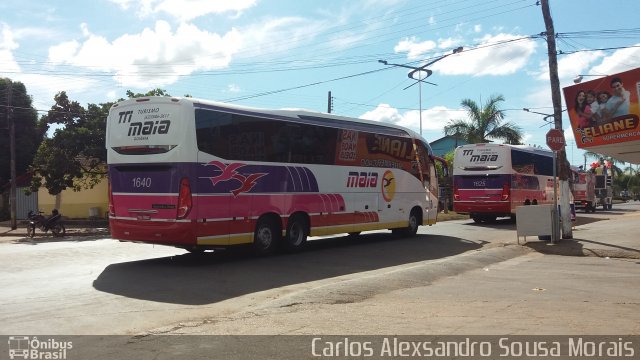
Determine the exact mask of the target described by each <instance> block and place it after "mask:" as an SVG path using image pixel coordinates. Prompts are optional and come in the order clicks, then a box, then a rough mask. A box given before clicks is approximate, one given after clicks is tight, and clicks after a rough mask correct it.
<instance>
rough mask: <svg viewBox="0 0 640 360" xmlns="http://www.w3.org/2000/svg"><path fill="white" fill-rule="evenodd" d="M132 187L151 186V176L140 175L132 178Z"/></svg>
mask: <svg viewBox="0 0 640 360" xmlns="http://www.w3.org/2000/svg"><path fill="white" fill-rule="evenodd" d="M132 181H133V187H134V188H148V187H151V178H148V177H147V178H142V177H137V178H133V179H132Z"/></svg>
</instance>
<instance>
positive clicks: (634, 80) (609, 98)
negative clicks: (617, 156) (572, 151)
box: [563, 68, 640, 152]
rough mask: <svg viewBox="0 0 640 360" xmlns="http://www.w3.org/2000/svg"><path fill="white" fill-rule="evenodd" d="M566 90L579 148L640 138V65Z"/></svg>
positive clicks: (596, 148) (595, 149)
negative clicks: (639, 99)
mask: <svg viewBox="0 0 640 360" xmlns="http://www.w3.org/2000/svg"><path fill="white" fill-rule="evenodd" d="M563 91H564V98H565V102H566V104H567V111H568V113H569V121H570V122H571V128H572V129H573V135H574V137H575V139H576V145H577V147H578V148H581V149H585V150H589V151H596V152H597V151H598V150H599V149H606V148H609V146H608V145H619V144H622V143H627V142H635V141H638V140H640V121H639V116H640V109H639V106H638V98H640V68H637V69H633V70H629V71H625V72H622V73H619V74H614V75H609V76H605V77H602V78H598V79H596V80H591V81H585V82H582V83H580V84H576V85H572V86H568V87H565V88H564V89H563ZM603 146H604V148H602V147H603Z"/></svg>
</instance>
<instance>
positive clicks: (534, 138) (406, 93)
mask: <svg viewBox="0 0 640 360" xmlns="http://www.w3.org/2000/svg"><path fill="white" fill-rule="evenodd" d="M550 4H551V5H550V6H551V12H552V16H553V19H554V24H555V30H556V33H561V34H567V35H570V36H565V37H560V38H559V39H558V44H557V46H558V50H560V51H562V52H563V53H564V54H563V55H560V56H559V58H558V60H559V72H560V81H561V86H562V87H564V86H568V85H571V84H573V81H572V80H573V78H574V77H575V76H576V75H577V74H591V75H597V74H613V73H617V72H621V71H625V70H629V69H633V68H636V67H640V29H639V28H635V27H636V26H637V23H638V22H637V14H639V13H640V2H638V1H636V0H617V1H611V2H604V3H603V2H602V1H594V0H581V1H573V0H550ZM629 29H634V30H629ZM544 30H545V26H544V21H543V17H542V11H541V8H540V6H537V5H536V1H535V0H428V1H427V0H350V1H346V0H323V1H300V0H234V1H229V0H97V1H91V2H86V1H42V0H40V1H34V0H20V1H18V0H3V1H2V2H1V3H0V76H1V77H8V78H11V79H12V80H14V81H21V82H23V83H24V84H25V85H26V86H27V90H28V92H29V94H30V95H32V97H33V100H34V106H35V107H36V108H37V109H41V110H47V109H49V107H50V106H51V105H52V104H53V96H54V95H55V94H56V93H57V92H59V91H63V90H64V91H66V92H67V93H68V94H69V96H70V98H71V99H72V100H76V101H78V102H80V103H81V104H83V105H86V104H87V103H102V102H108V101H114V100H116V99H118V98H121V97H125V92H126V90H128V89H130V90H133V91H136V92H146V91H148V90H150V89H152V88H156V87H160V88H163V89H166V90H167V91H168V92H169V93H170V94H172V95H176V96H181V95H185V94H189V95H192V96H194V97H198V98H204V99H211V100H218V101H232V102H234V103H237V104H242V105H248V106H255V107H266V108H304V109H309V110H314V111H327V94H328V92H329V91H331V92H332V95H333V97H334V102H333V113H335V114H338V115H344V116H351V117H362V118H367V119H372V120H377V121H386V122H392V123H396V124H399V125H403V126H406V127H409V128H412V129H414V130H416V131H419V123H420V120H419V118H420V116H419V109H420V108H422V133H423V136H424V137H425V138H426V139H427V140H429V141H433V140H435V139H438V138H440V137H442V136H443V132H442V127H443V126H444V125H445V124H446V123H447V122H448V121H449V120H451V119H461V118H464V117H465V113H464V112H463V111H460V102H461V100H462V99H466V98H468V99H472V100H474V101H476V102H484V101H486V99H488V98H489V97H490V96H491V95H494V94H501V95H503V96H504V97H505V100H506V101H505V102H504V103H503V104H502V108H503V109H506V110H507V111H506V119H505V120H506V121H511V122H514V123H516V124H517V125H519V126H520V127H521V128H522V129H523V131H524V133H525V143H527V144H536V145H541V146H543V147H546V145H545V139H544V134H545V133H546V132H547V130H548V129H549V126H545V123H544V122H543V119H542V118H543V116H542V115H537V114H531V113H526V112H524V111H522V108H529V109H531V110H534V111H538V112H541V113H551V112H552V111H553V109H552V106H551V95H550V85H549V80H548V62H547V56H546V53H547V51H546V42H545V41H544V39H542V38H541V37H535V36H534V35H537V34H540V33H541V32H543V31H544ZM609 30H615V31H609ZM620 30H627V31H620ZM458 46H462V47H463V49H464V51H463V52H462V53H460V54H455V55H451V56H448V57H447V58H445V59H442V60H441V61H438V62H437V63H435V64H433V65H432V66H430V67H429V69H431V70H432V71H433V74H432V75H431V76H430V77H429V79H428V81H430V82H433V83H435V84H437V86H434V85H428V84H424V85H422V86H420V87H419V86H417V85H416V86H411V87H409V88H408V89H406V90H403V88H405V87H407V86H409V85H411V84H412V83H413V82H412V81H411V80H410V79H409V78H408V77H407V72H408V71H409V69H405V68H401V67H393V66H384V65H383V64H381V63H379V62H378V60H386V61H388V62H389V63H395V64H409V65H412V66H419V65H421V64H424V63H426V62H428V61H431V60H433V59H434V58H436V57H438V56H442V55H444V54H450V53H451V52H452V50H453V49H454V48H456V47H458ZM605 48H606V49H608V50H596V51H594V49H605ZM584 50H589V51H584ZM287 89H288V90H287ZM420 93H421V96H420ZM259 95H261V96H259ZM563 105H564V104H563ZM563 127H564V129H565V130H568V128H569V127H570V125H569V122H568V118H567V117H566V116H565V118H564V121H563ZM565 136H566V138H567V142H568V145H569V147H568V148H567V156H568V158H569V160H570V161H571V162H572V163H573V164H581V163H582V162H583V161H584V160H583V158H582V152H581V151H579V150H577V149H576V148H575V141H574V140H573V135H572V134H571V132H570V131H565Z"/></svg>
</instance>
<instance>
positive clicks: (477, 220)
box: [471, 215, 482, 224]
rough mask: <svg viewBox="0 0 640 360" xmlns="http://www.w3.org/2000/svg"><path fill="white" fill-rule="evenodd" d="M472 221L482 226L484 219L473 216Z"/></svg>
mask: <svg viewBox="0 0 640 360" xmlns="http://www.w3.org/2000/svg"><path fill="white" fill-rule="evenodd" d="M471 220H473V222H474V223H476V224H480V223H481V222H482V218H481V217H480V216H477V215H476V216H472V217H471Z"/></svg>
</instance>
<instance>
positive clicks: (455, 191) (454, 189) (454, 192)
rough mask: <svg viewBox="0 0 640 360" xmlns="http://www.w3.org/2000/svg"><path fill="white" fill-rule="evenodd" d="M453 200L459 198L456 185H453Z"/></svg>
mask: <svg viewBox="0 0 640 360" xmlns="http://www.w3.org/2000/svg"><path fill="white" fill-rule="evenodd" d="M453 200H456V201H457V200H460V192H458V187H457V186H455V185H454V186H453Z"/></svg>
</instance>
